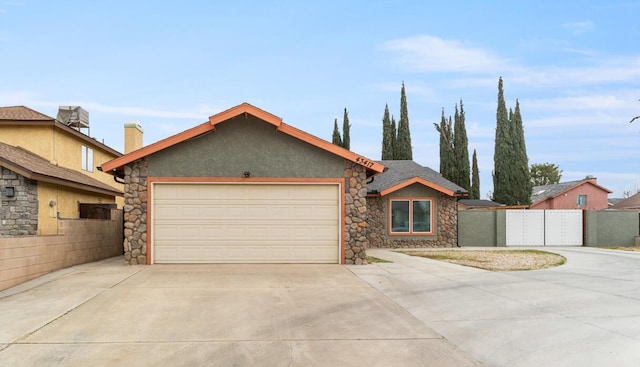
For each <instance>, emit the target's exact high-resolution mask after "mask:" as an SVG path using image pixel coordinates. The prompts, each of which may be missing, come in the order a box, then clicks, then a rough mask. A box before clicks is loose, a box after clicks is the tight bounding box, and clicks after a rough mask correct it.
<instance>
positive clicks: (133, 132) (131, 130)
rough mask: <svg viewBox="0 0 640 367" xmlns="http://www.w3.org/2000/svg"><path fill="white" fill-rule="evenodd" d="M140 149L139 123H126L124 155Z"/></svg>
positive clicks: (140, 131)
mask: <svg viewBox="0 0 640 367" xmlns="http://www.w3.org/2000/svg"><path fill="white" fill-rule="evenodd" d="M140 148H142V125H140V122H139V121H135V120H132V121H127V122H126V123H125V124H124V154H127V153H131V152H133V151H134V150H137V149H140Z"/></svg>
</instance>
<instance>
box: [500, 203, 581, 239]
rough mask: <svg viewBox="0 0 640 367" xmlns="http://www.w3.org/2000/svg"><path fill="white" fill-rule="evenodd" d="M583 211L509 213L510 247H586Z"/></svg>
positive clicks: (507, 227)
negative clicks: (584, 242)
mask: <svg viewBox="0 0 640 367" xmlns="http://www.w3.org/2000/svg"><path fill="white" fill-rule="evenodd" d="M582 234H583V219H582V210H507V211H506V245H507V246H582V244H583V236H582Z"/></svg>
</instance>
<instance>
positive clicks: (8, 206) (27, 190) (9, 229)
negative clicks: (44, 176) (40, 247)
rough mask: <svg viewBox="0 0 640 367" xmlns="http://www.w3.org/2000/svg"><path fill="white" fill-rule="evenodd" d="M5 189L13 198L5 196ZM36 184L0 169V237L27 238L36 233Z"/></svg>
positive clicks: (7, 170)
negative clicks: (12, 190) (12, 192)
mask: <svg viewBox="0 0 640 367" xmlns="http://www.w3.org/2000/svg"><path fill="white" fill-rule="evenodd" d="M7 187H13V188H14V193H15V194H14V196H13V197H8V196H7ZM37 191H38V183H37V182H36V181H33V180H30V179H28V178H25V177H24V176H22V175H19V174H17V173H15V172H13V171H11V170H9V169H6V168H4V167H0V237H8V236H29V235H31V236H32V235H35V234H36V233H37V231H38V192H37Z"/></svg>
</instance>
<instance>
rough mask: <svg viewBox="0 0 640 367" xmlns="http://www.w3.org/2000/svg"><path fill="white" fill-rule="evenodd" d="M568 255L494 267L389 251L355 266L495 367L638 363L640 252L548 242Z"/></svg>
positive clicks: (376, 252)
mask: <svg viewBox="0 0 640 367" xmlns="http://www.w3.org/2000/svg"><path fill="white" fill-rule="evenodd" d="M545 250H547V251H552V252H556V253H559V254H561V255H563V256H565V257H566V258H567V263H566V264H565V265H563V266H560V267H557V268H553V269H546V270H536V271H523V272H502V273H496V272H489V271H484V270H479V269H474V268H468V267H463V266H459V265H453V264H448V263H444V262H439V261H434V260H429V259H424V258H419V257H411V256H408V255H404V254H399V253H394V252H391V251H386V250H378V249H370V250H367V254H369V255H372V256H375V257H379V258H383V259H387V260H391V261H393V263H383V264H374V265H369V266H360V267H357V266H350V267H349V269H350V270H351V271H352V272H354V273H355V274H357V275H358V276H359V277H360V278H361V279H364V280H365V281H367V282H368V283H369V284H370V285H371V286H373V287H375V288H376V289H378V290H379V291H380V292H382V293H383V294H385V295H386V296H388V297H389V298H390V299H391V300H393V301H394V302H396V303H397V304H398V305H400V306H401V307H402V308H404V309H405V310H406V311H408V312H409V313H411V314H412V315H413V316H415V317H416V318H418V319H419V320H421V321H423V322H424V323H425V324H426V325H428V326H430V327H432V328H433V329H434V330H436V331H437V332H439V333H440V334H442V335H443V336H444V337H445V338H446V339H447V340H450V341H451V342H453V343H454V344H456V345H457V346H458V348H460V349H462V350H463V351H466V352H467V353H468V354H469V355H470V356H471V357H472V358H474V359H476V360H477V361H480V362H481V363H483V364H485V365H487V366H496V367H500V366H505V367H507V366H508V367H538V366H583V367H584V366H634V367H635V366H639V365H640V253H630V252H623V251H611V250H601V249H594V248H585V247H579V248H545Z"/></svg>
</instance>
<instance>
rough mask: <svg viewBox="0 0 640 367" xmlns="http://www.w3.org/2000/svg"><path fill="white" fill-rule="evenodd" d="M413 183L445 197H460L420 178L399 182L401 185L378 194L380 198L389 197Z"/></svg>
mask: <svg viewBox="0 0 640 367" xmlns="http://www.w3.org/2000/svg"><path fill="white" fill-rule="evenodd" d="M415 183H418V184H421V185H424V186H427V187H430V188H432V189H434V190H436V191H439V192H441V193H443V194H446V195H449V196H461V195H459V194H456V193H455V192H453V191H451V190H449V189H446V188H444V187H442V186H440V185H436V184H434V183H433V182H430V181H427V180H425V179H424V178H421V177H414V178H411V179H409V180H406V181H403V182H401V183H399V184H397V185H395V186H392V187H390V188H388V189H386V190H383V191H381V192H380V196H385V195H389V194H391V193H392V192H395V191H398V190H400V189H403V188H405V187H407V186H410V185H413V184H415Z"/></svg>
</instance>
